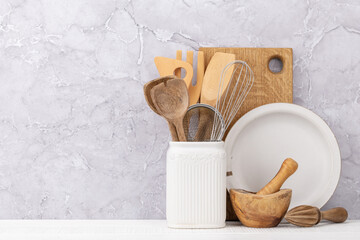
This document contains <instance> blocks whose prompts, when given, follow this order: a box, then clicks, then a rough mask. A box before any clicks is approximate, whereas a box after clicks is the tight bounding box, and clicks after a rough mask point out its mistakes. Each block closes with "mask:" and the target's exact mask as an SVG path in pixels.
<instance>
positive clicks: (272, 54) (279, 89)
mask: <svg viewBox="0 0 360 240" xmlns="http://www.w3.org/2000/svg"><path fill="white" fill-rule="evenodd" d="M199 51H203V52H204V56H205V67H207V65H208V64H209V62H210V59H211V57H212V56H213V55H214V54H215V52H225V53H233V54H235V57H236V60H242V61H245V62H247V63H248V64H249V66H250V67H251V69H252V70H253V72H254V77H255V81H254V85H253V87H252V89H251V91H250V93H249V95H248V96H247V98H246V100H245V102H244V104H243V106H242V107H241V109H240V110H239V112H238V113H237V115H236V117H235V118H234V121H233V122H232V123H231V125H230V128H229V129H231V127H232V126H233V125H234V124H235V122H236V121H237V120H238V119H239V118H240V117H241V116H243V115H244V114H245V113H247V112H248V111H250V110H252V109H254V108H256V107H259V106H261V105H264V104H268V103H276V102H286V103H292V101H293V54H292V49H291V48H200V49H199ZM272 58H278V59H280V60H281V61H282V62H283V68H282V70H281V71H280V72H279V73H273V72H271V71H270V69H269V61H270V60H271V59H272ZM226 135H227V133H226V134H225V137H226ZM224 139H225V138H224Z"/></svg>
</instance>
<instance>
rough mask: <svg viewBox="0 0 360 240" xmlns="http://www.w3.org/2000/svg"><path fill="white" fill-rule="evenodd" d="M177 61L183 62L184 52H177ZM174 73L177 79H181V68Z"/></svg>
mask: <svg viewBox="0 0 360 240" xmlns="http://www.w3.org/2000/svg"><path fill="white" fill-rule="evenodd" d="M176 59H177V60H180V61H181V60H182V51H181V50H177V51H176ZM174 73H175V76H176V77H177V78H181V68H177V69H175V71H174Z"/></svg>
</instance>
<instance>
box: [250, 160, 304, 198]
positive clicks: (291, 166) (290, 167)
mask: <svg viewBox="0 0 360 240" xmlns="http://www.w3.org/2000/svg"><path fill="white" fill-rule="evenodd" d="M297 168H298V164H297V162H296V161H294V160H293V159H292V158H287V159H285V161H284V162H283V163H282V165H281V168H280V170H279V171H278V173H277V174H276V176H275V177H274V178H273V179H272V180H271V181H270V182H269V183H268V184H266V186H265V187H263V188H262V189H261V190H260V191H258V192H257V193H256V194H257V195H267V194H271V193H276V192H277V191H279V190H280V188H281V186H282V185H283V184H284V182H285V181H286V179H288V178H289V177H290V176H291V175H293V173H294V172H295V171H296V170H297Z"/></svg>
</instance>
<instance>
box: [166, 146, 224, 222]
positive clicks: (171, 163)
mask: <svg viewBox="0 0 360 240" xmlns="http://www.w3.org/2000/svg"><path fill="white" fill-rule="evenodd" d="M166 164H167V166H166V218H167V224H168V226H169V227H171V228H221V227H224V226H225V218H226V153H225V149H224V142H170V146H169V149H168V152H167V158H166Z"/></svg>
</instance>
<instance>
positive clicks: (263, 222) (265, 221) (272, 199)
mask: <svg viewBox="0 0 360 240" xmlns="http://www.w3.org/2000/svg"><path fill="white" fill-rule="evenodd" d="M297 167H298V164H297V162H296V161H294V160H293V159H291V158H287V159H285V161H284V162H283V164H282V165H281V168H280V170H279V171H278V173H277V174H276V176H275V177H274V178H273V179H272V180H271V181H270V182H269V183H268V184H267V185H266V186H265V187H263V188H262V189H261V190H260V191H258V192H257V193H253V192H249V191H246V190H241V189H230V199H231V203H232V206H233V208H234V211H235V213H236V216H237V217H238V218H239V220H240V221H241V222H242V224H244V225H245V226H247V227H256V228H267V227H275V226H277V225H278V224H279V223H280V222H281V220H282V219H283V217H284V215H285V213H286V211H287V210H288V208H289V205H290V200H291V193H292V190H291V189H282V190H280V188H281V186H282V185H283V183H284V182H285V181H286V179H288V178H289V177H290V176H291V175H292V174H293V173H294V172H295V171H296V170H297Z"/></svg>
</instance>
